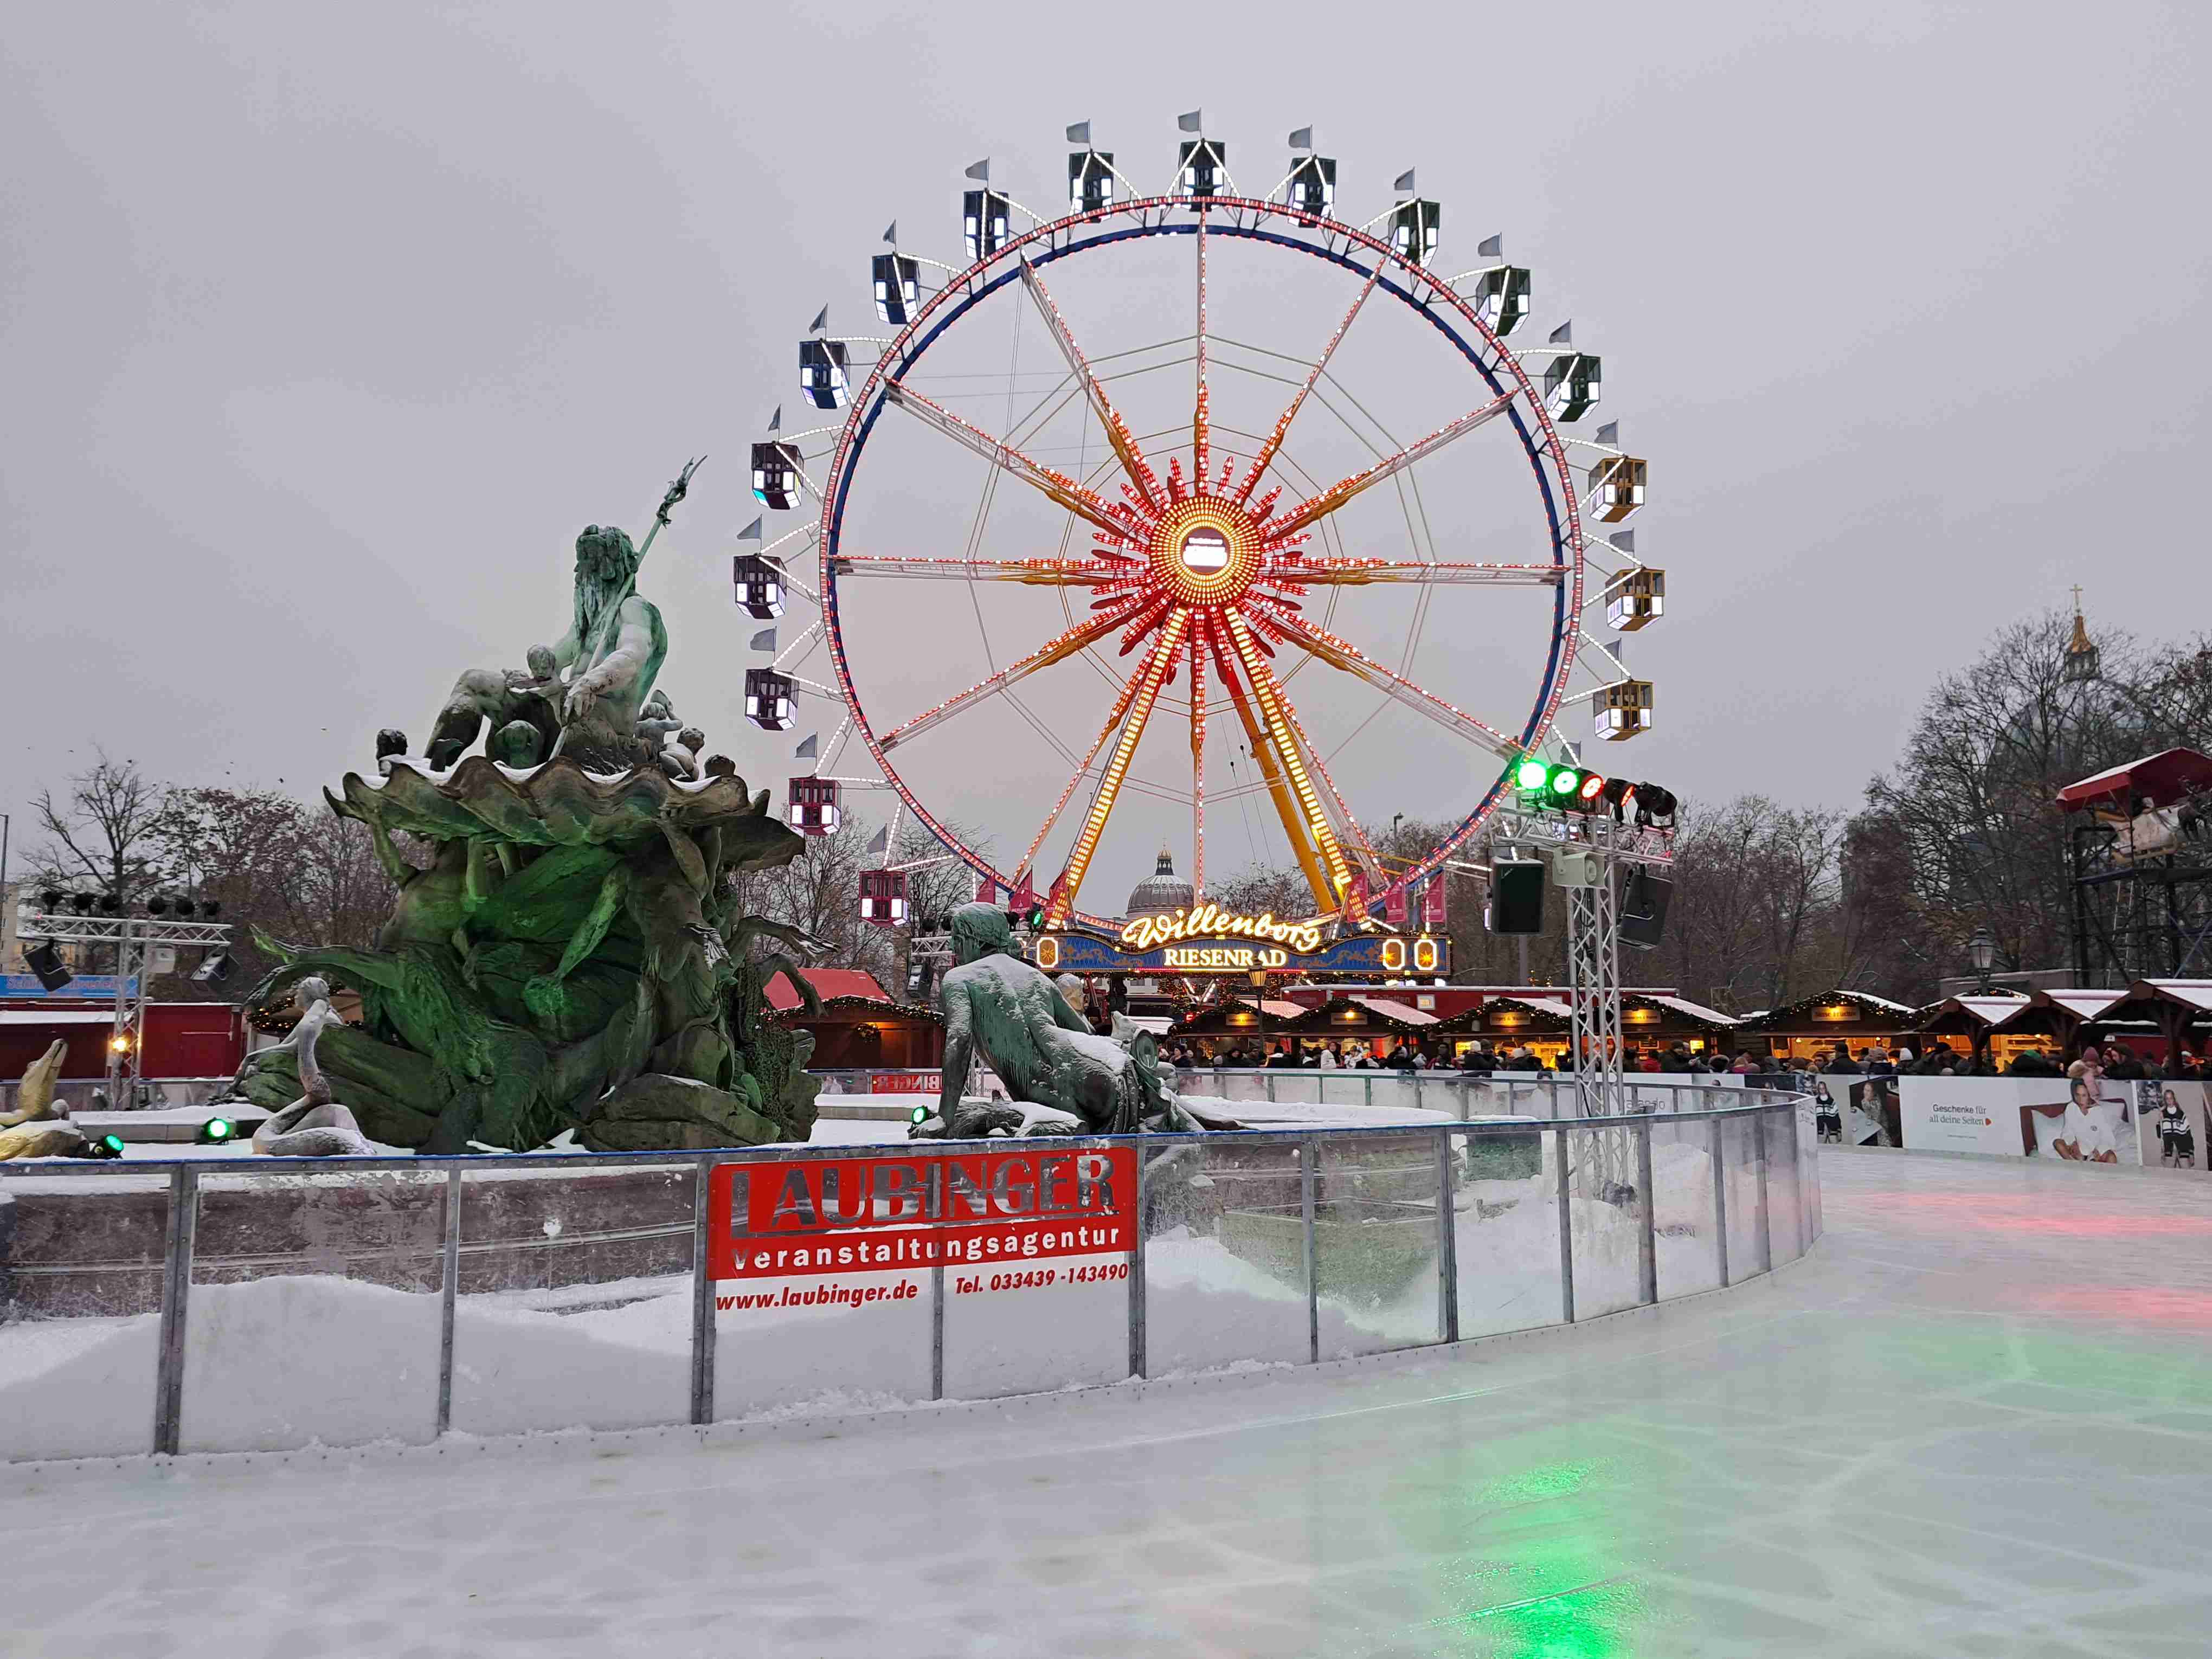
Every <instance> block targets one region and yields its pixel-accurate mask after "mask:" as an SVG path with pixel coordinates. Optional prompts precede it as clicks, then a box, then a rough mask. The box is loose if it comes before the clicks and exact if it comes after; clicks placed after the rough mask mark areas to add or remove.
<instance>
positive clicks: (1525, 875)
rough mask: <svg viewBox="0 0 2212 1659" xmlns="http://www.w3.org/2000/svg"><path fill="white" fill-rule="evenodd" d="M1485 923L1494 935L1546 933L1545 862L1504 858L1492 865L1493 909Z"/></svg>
mask: <svg viewBox="0 0 2212 1659" xmlns="http://www.w3.org/2000/svg"><path fill="white" fill-rule="evenodd" d="M1483 921H1485V923H1486V924H1487V926H1488V927H1489V928H1490V931H1491V932H1492V933H1542V932H1543V931H1544V861H1543V860H1541V859H1501V860H1498V861H1497V862H1496V863H1494V864H1492V866H1490V906H1489V908H1488V909H1487V910H1486V911H1485V913H1484V915H1483Z"/></svg>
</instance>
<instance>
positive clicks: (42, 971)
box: [23, 939, 76, 991]
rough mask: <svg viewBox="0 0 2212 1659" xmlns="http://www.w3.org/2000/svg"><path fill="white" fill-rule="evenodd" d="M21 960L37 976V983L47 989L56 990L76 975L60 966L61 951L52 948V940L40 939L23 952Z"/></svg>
mask: <svg viewBox="0 0 2212 1659" xmlns="http://www.w3.org/2000/svg"><path fill="white" fill-rule="evenodd" d="M23 962H24V963H25V965H26V966H27V967H28V968H29V969H30V970H31V971H32V972H33V973H34V974H36V975H38V976H39V983H40V985H41V986H43V987H46V989H47V990H49V991H58V990H60V989H61V988H62V987H63V986H64V985H66V984H68V983H69V982H70V981H71V980H73V979H75V978H76V975H75V974H72V973H71V972H70V970H69V969H66V968H64V967H63V966H62V953H61V952H60V951H57V950H55V949H54V942H53V940H52V939H40V941H39V942H38V943H37V944H36V945H33V946H32V947H31V948H30V949H29V950H27V951H24V952H23Z"/></svg>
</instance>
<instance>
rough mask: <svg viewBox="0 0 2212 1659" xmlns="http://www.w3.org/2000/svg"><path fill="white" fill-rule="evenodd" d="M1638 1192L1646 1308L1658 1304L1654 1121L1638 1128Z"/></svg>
mask: <svg viewBox="0 0 2212 1659" xmlns="http://www.w3.org/2000/svg"><path fill="white" fill-rule="evenodd" d="M1636 1188H1637V1191H1638V1194H1640V1195H1641V1196H1642V1198H1643V1200H1644V1206H1643V1207H1644V1228H1643V1231H1641V1232H1640V1233H1638V1236H1637V1240H1636V1270H1637V1274H1638V1280H1639V1288H1640V1289H1641V1291H1642V1293H1643V1297H1644V1306H1646V1307H1647V1308H1648V1307H1650V1306H1651V1305H1652V1304H1655V1303H1656V1302H1657V1301H1658V1300H1659V1236H1658V1227H1659V1194H1658V1193H1657V1192H1656V1191H1655V1190H1654V1188H1653V1186H1652V1180H1651V1120H1650V1118H1648V1117H1647V1118H1644V1119H1642V1120H1640V1121H1638V1124H1637V1126H1636Z"/></svg>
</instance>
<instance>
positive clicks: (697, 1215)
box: [691, 1152, 714, 1423]
mask: <svg viewBox="0 0 2212 1659" xmlns="http://www.w3.org/2000/svg"><path fill="white" fill-rule="evenodd" d="M693 1188H694V1189H693V1192H692V1194H691V1420H692V1421H693V1422H694V1423H711V1422H713V1421H714V1265H713V1253H712V1252H711V1251H710V1250H709V1249H708V1247H707V1241H708V1218H709V1215H710V1212H711V1208H712V1203H713V1200H712V1198H711V1196H710V1194H711V1193H712V1191H713V1188H714V1154H712V1153H711V1152H709V1153H706V1154H703V1155H702V1157H701V1158H700V1159H699V1162H698V1164H697V1166H696V1174H695V1176H694V1177H693Z"/></svg>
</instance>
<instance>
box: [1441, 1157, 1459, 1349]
mask: <svg viewBox="0 0 2212 1659" xmlns="http://www.w3.org/2000/svg"><path fill="white" fill-rule="evenodd" d="M1437 1334H1438V1336H1439V1337H1440V1338H1441V1339H1442V1340H1444V1341H1446V1342H1456V1341H1458V1340H1459V1214H1458V1209H1457V1205H1456V1203H1455V1191H1454V1188H1453V1185H1452V1136H1451V1131H1450V1130H1449V1129H1439V1130H1437Z"/></svg>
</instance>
